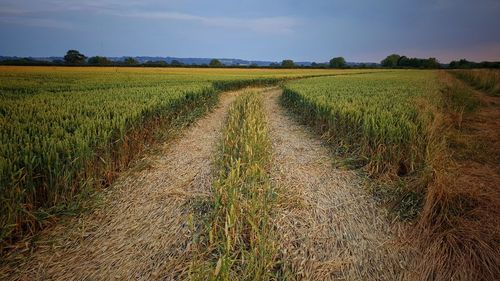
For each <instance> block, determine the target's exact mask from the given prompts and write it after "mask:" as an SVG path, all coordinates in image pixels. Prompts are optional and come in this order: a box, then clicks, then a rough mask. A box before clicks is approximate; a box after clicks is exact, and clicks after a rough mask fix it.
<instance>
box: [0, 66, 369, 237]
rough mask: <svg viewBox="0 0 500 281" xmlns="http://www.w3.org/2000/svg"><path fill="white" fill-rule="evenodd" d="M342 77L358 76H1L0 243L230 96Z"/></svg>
mask: <svg viewBox="0 0 500 281" xmlns="http://www.w3.org/2000/svg"><path fill="white" fill-rule="evenodd" d="M343 72H345V73H349V72H353V71H342V70H340V71H332V70H317V71H315V70H312V71H308V72H307V73H305V72H303V71H298V70H283V71H270V70H239V69H236V70H227V69H220V70H216V71H211V70H207V69H196V70H192V69H182V68H181V69H141V68H71V69H67V68H50V69H47V68H43V67H30V68H24V67H3V68H1V69H0V90H1V92H0V99H1V105H0V106H1V108H0V112H1V113H2V115H1V119H0V124H2V129H1V139H2V145H1V147H0V152H1V159H0V163H1V166H0V167H1V175H2V177H1V180H0V183H1V189H2V192H1V195H0V198H1V201H2V204H1V208H2V209H1V212H0V213H1V214H2V216H1V225H2V232H1V233H0V235H1V236H0V237H1V240H2V241H4V240H7V241H8V239H10V237H15V236H19V235H20V236H23V235H25V234H33V233H35V232H36V231H37V230H38V229H40V228H41V227H42V226H43V223H44V220H45V219H47V218H50V217H52V216H53V214H54V213H56V214H57V213H58V212H65V211H64V208H62V209H61V207H62V206H64V205H71V204H72V202H73V201H72V199H73V197H74V196H76V195H77V194H79V193H80V192H81V191H82V190H85V189H86V188H87V187H90V188H96V187H101V186H106V185H109V183H111V182H112V180H113V179H114V178H115V174H116V172H118V171H120V170H122V169H123V168H124V167H126V166H127V165H128V164H129V162H130V161H131V160H132V159H133V158H134V156H135V155H137V154H138V153H139V152H140V151H141V150H143V149H144V145H147V144H148V143H151V142H153V141H154V140H155V139H156V138H157V137H158V136H157V135H158V133H157V132H156V131H155V129H157V128H156V127H157V126H159V125H161V124H163V126H164V128H163V129H164V130H166V129H168V126H169V125H168V124H167V125H165V123H182V121H183V119H190V118H191V119H192V118H194V117H195V116H192V115H196V114H199V113H200V112H203V111H204V110H206V109H208V108H210V107H211V106H213V105H214V104H215V103H216V101H217V94H218V93H219V92H220V91H222V90H229V89H232V88H241V87H244V86H246V85H267V84H276V83H278V82H279V81H280V79H283V78H294V77H300V76H307V75H324V74H329V73H343ZM354 72H356V71H354ZM358 72H359V71H358ZM184 121H186V120H184ZM187 121H189V120H187ZM165 126H166V127H165ZM159 131H160V132H161V130H159Z"/></svg>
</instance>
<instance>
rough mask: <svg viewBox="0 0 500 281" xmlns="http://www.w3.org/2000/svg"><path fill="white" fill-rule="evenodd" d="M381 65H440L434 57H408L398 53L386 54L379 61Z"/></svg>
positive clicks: (429, 66)
mask: <svg viewBox="0 0 500 281" xmlns="http://www.w3.org/2000/svg"><path fill="white" fill-rule="evenodd" d="M380 63H381V64H382V66H383V67H393V68H394V67H400V68H428V69H431V68H440V67H441V65H440V64H439V62H438V61H437V59H436V58H428V59H420V58H408V57H406V56H400V55H398V54H392V55H389V56H387V57H386V58H385V59H383V60H382V61H381V62H380Z"/></svg>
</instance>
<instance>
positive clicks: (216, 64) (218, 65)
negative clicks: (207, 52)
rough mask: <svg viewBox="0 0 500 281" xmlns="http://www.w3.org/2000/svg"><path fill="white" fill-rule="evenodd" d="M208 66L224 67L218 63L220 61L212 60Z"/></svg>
mask: <svg viewBox="0 0 500 281" xmlns="http://www.w3.org/2000/svg"><path fill="white" fill-rule="evenodd" d="M208 65H209V66H210V67H222V66H224V65H223V64H222V63H221V62H220V60H218V59H212V60H211V61H210V63H209V64H208Z"/></svg>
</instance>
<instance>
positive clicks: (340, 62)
mask: <svg viewBox="0 0 500 281" xmlns="http://www.w3.org/2000/svg"><path fill="white" fill-rule="evenodd" d="M346 65H347V64H346V61H345V59H344V58H343V57H336V58H333V59H331V60H330V67H331V68H342V67H346Z"/></svg>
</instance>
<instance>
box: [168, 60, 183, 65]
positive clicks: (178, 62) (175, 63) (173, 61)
mask: <svg viewBox="0 0 500 281" xmlns="http://www.w3.org/2000/svg"><path fill="white" fill-rule="evenodd" d="M170 65H171V66H182V63H181V62H180V61H178V60H172V62H170Z"/></svg>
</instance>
